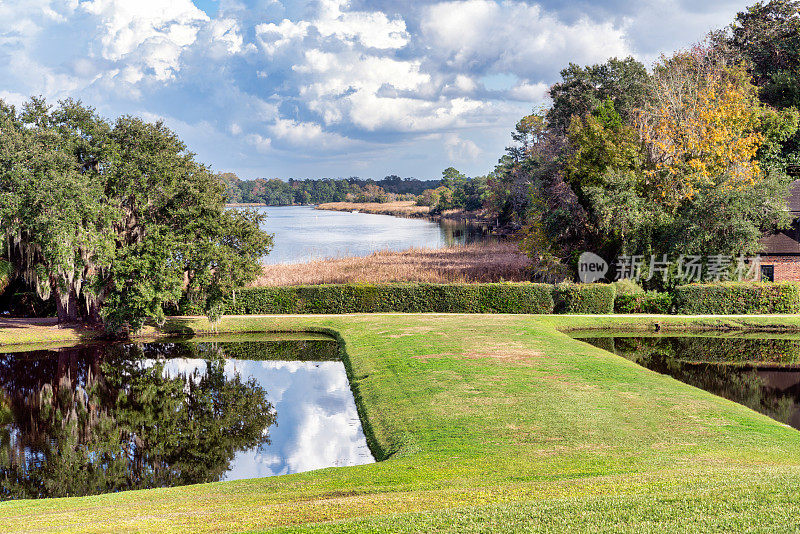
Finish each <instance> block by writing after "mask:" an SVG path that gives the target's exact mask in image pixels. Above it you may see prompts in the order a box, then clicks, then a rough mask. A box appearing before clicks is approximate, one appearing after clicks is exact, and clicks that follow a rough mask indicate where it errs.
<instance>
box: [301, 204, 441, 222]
mask: <svg viewBox="0 0 800 534" xmlns="http://www.w3.org/2000/svg"><path fill="white" fill-rule="evenodd" d="M317 209H318V210H327V211H360V212H362V213H374V214H378V215H394V216H395V217H410V218H418V217H425V216H426V215H428V212H429V211H430V210H431V209H430V208H429V207H428V206H417V205H416V204H414V201H413V200H398V201H397V202H384V203H378V202H363V203H362V202H327V203H325V204H319V205H318V206H317Z"/></svg>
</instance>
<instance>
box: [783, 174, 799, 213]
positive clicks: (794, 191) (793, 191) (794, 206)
mask: <svg viewBox="0 0 800 534" xmlns="http://www.w3.org/2000/svg"><path fill="white" fill-rule="evenodd" d="M786 203H787V205H788V206H789V212H791V213H798V214H800V180H795V181H794V182H792V183H791V184H789V198H788V199H787V202H786Z"/></svg>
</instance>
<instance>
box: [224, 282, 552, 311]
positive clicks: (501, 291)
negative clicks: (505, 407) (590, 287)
mask: <svg viewBox="0 0 800 534" xmlns="http://www.w3.org/2000/svg"><path fill="white" fill-rule="evenodd" d="M226 312H227V313H229V314H233V315H236V314H243V315H249V314H262V313H265V314H270V313H278V314H280V313H289V314H291V313H331V314H339V313H379V312H406V313H425V312H440V313H552V312H553V293H552V286H550V285H547V284H532V283H529V282H524V283H503V284H423V283H404V284H401V283H397V284H327V285H314V286H282V287H253V288H245V289H239V290H237V291H236V294H235V297H231V298H229V299H228V302H227V303H226Z"/></svg>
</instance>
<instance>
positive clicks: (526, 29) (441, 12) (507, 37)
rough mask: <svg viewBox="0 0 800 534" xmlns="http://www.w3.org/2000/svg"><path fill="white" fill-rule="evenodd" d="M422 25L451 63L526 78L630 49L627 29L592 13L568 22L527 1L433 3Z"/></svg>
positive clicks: (432, 45)
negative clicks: (599, 18)
mask: <svg viewBox="0 0 800 534" xmlns="http://www.w3.org/2000/svg"><path fill="white" fill-rule="evenodd" d="M421 29H422V36H423V38H424V39H425V40H426V44H428V47H429V49H430V50H431V55H432V56H434V57H435V58H436V59H437V60H439V61H441V62H443V63H445V64H446V65H448V66H449V67H451V68H454V69H459V70H476V69H477V70H483V71H487V72H501V73H502V72H507V73H514V74H516V75H518V76H521V77H524V78H531V77H537V76H541V75H542V74H543V73H552V72H553V71H555V72H557V71H558V70H559V69H561V68H562V67H563V66H565V65H566V63H567V62H569V61H573V62H576V63H579V64H584V63H592V62H597V61H604V60H605V59H607V58H608V57H611V56H627V55H629V54H630V53H631V49H630V48H629V46H628V44H627V42H626V39H625V29H624V28H618V27H615V26H614V25H613V24H612V23H610V22H594V21H592V20H590V19H588V18H583V19H580V20H578V21H577V22H574V23H572V24H566V23H564V22H562V21H560V20H559V19H558V18H556V17H554V16H553V15H550V14H548V13H546V12H545V11H543V10H542V8H541V7H539V6H538V5H535V4H534V5H529V4H526V3H523V2H514V1H505V2H502V3H497V2H493V1H490V0H465V1H457V2H442V3H437V4H433V5H430V6H428V7H427V8H426V9H425V12H424V15H423V20H422V23H421Z"/></svg>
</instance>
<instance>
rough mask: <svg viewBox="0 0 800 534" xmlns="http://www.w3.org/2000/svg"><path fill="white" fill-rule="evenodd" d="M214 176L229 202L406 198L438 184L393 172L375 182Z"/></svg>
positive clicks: (286, 203) (277, 203) (271, 203)
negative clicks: (221, 184)
mask: <svg viewBox="0 0 800 534" xmlns="http://www.w3.org/2000/svg"><path fill="white" fill-rule="evenodd" d="M217 179H218V180H219V181H220V182H222V183H223V184H224V186H225V196H226V199H227V201H228V202H231V203H240V202H244V203H258V204H266V205H268V206H295V205H305V204H322V203H325V202H345V201H349V202H386V201H387V200H409V199H413V198H414V196H415V195H419V194H421V193H422V192H423V191H425V190H426V189H431V188H435V187H437V186H438V185H439V180H418V179H416V178H400V177H399V176H396V175H390V176H387V177H385V178H383V179H381V180H377V181H375V180H362V179H360V178H357V177H350V178H346V179H336V180H333V179H329V178H327V179H320V180H294V179H289V180H288V181H285V180H280V179H278V178H271V179H265V178H256V179H254V180H240V179H239V177H238V176H236V175H235V174H233V173H220V174H218V175H217Z"/></svg>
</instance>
